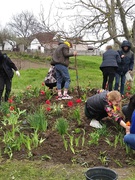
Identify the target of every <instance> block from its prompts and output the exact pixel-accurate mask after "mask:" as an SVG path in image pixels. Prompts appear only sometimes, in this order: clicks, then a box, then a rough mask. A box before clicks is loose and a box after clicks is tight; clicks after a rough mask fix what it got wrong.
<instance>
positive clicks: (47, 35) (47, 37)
mask: <svg viewBox="0 0 135 180" xmlns="http://www.w3.org/2000/svg"><path fill="white" fill-rule="evenodd" d="M55 35H56V33H54V32H43V33H41V32H40V33H37V34H34V35H32V36H31V37H30V39H31V41H33V39H35V38H37V39H38V41H39V42H40V43H41V44H46V43H50V42H52V41H54V40H53V38H54V37H55Z"/></svg>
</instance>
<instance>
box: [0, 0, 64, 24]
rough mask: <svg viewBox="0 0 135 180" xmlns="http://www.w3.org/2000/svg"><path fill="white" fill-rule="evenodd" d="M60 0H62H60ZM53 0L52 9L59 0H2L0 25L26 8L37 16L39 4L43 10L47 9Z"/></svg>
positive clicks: (54, 8)
mask: <svg viewBox="0 0 135 180" xmlns="http://www.w3.org/2000/svg"><path fill="white" fill-rule="evenodd" d="M61 1H62V0H61ZM52 2H53V11H55V10H56V9H57V7H56V5H59V2H60V0H2V1H1V10H0V25H2V27H3V26H5V25H6V23H8V22H10V20H11V18H12V16H13V15H16V14H20V13H21V12H22V11H25V10H28V11H29V12H33V14H34V15H36V16H38V15H39V12H40V8H41V5H43V7H44V9H45V11H49V8H50V5H51V4H52Z"/></svg>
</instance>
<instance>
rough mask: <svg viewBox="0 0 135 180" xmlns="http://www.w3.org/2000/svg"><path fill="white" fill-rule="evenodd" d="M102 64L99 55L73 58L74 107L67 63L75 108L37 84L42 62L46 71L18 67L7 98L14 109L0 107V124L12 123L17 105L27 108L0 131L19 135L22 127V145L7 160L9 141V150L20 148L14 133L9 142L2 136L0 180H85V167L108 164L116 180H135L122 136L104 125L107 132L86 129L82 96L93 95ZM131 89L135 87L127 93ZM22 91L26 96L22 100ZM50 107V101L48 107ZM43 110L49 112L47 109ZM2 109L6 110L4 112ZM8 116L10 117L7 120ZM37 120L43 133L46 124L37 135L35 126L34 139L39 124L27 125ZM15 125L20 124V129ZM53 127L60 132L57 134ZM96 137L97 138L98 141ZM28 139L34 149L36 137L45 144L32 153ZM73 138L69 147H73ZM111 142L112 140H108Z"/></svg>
mask: <svg viewBox="0 0 135 180" xmlns="http://www.w3.org/2000/svg"><path fill="white" fill-rule="evenodd" d="M101 60H102V59H101V57H97V56H78V57H77V68H78V80H79V86H80V89H81V93H82V95H81V99H82V102H81V103H80V104H77V103H76V102H77V101H76V100H78V97H77V96H78V94H77V92H76V91H75V87H76V71H75V70H74V66H75V59H74V58H71V59H70V61H71V63H70V69H69V71H70V75H71V85H70V93H72V95H74V100H73V102H72V103H73V105H74V106H71V105H72V103H71V102H70V103H69V102H67V101H66V100H64V101H63V102H57V101H56V98H55V96H56V94H54V96H53V97H51V96H50V94H49V93H48V91H47V89H46V88H45V89H44V87H43V86H42V82H43V81H44V77H45V76H46V74H47V71H48V62H47V63H46V64H47V67H46V68H38V66H37V69H33V68H31V69H26V70H25V69H21V70H20V73H21V77H20V78H18V77H16V76H14V78H13V88H12V93H11V96H15V102H16V103H15V104H12V106H14V107H12V109H13V108H15V109H14V111H11V105H10V104H8V105H7V107H8V108H9V107H10V111H9V109H6V108H7V107H6V106H5V107H4V105H3V107H2V109H1V121H3V118H2V115H8V117H9V119H8V120H10V122H11V120H13V119H14V120H15V119H17V118H18V117H17V115H18V114H17V113H18V111H17V108H18V107H19V108H20V109H21V110H24V109H26V114H25V113H24V116H21V118H20V119H19V123H18V122H17V124H13V126H11V125H12V124H10V126H8V125H9V124H7V119H6V121H4V124H6V125H7V126H6V129H5V127H4V129H2V130H4V132H5V134H6V133H7V135H8V130H9V129H10V128H11V127H12V128H13V129H12V130H14V131H15V130H16V132H17V135H18V128H20V129H19V130H20V132H23V131H22V129H23V128H24V129H25V134H24V135H23V136H21V138H22V139H23V141H24V144H23V148H22V147H21V150H20V151H19V150H18V151H15V152H14V151H13V156H12V151H11V150H12V149H10V151H9V143H11V142H14V143H13V144H12V143H11V144H10V146H12V145H13V150H14V148H18V149H19V147H18V146H16V144H17V143H16V144H15V142H16V141H15V140H17V139H16V138H15V139H14V136H12V135H16V134H10V135H11V136H12V137H13V140H14V141H12V139H9V141H7V140H6V139H5V138H3V137H5V136H1V141H3V139H4V141H5V145H7V148H6V149H5V150H6V153H5V154H3V144H1V158H0V162H1V165H0V179H2V180H4V179H5V177H6V179H17V180H27V179H29V180H31V179H35V180H40V179H43V180H44V179H45V180H51V179H55V180H67V179H68V180H79V179H82V180H83V179H84V180H85V176H84V172H86V170H87V169H88V168H89V167H93V166H109V167H110V168H112V169H114V170H115V171H116V172H117V173H118V174H119V180H128V177H130V180H133V179H134V178H135V175H134V172H133V170H132V166H133V165H134V153H133V152H132V151H130V150H129V149H125V145H124V144H123V143H122V136H121V134H118V132H119V131H121V129H119V128H118V129H113V128H111V127H110V125H109V126H108V128H106V127H105V129H104V131H102V132H99V131H95V130H93V129H90V127H89V121H88V120H87V119H86V117H85V116H84V112H83V111H84V110H83V109H84V103H85V100H86V98H87V97H88V96H90V95H91V93H92V92H94V93H95V91H93V90H95V89H99V88H101V84H102V74H101V71H100V70H99V66H100V64H101ZM41 89H42V90H45V93H46V95H45V96H44V95H43V94H42V95H41V94H40V95H39V92H40V90H41ZM133 89H134V87H133V88H132V90H133ZM23 93H24V95H25V98H24V97H22V94H23ZM48 98H49V99H50V102H49V101H47V100H48ZM78 102H79V101H78ZM49 103H51V105H50V104H49ZM40 105H41V106H42V108H41V106H40ZM49 105H50V106H49ZM62 106H63V110H62V111H61V108H60V107H62ZM38 108H39V109H38ZM43 108H44V109H43ZM48 108H50V110H49V109H48ZM79 108H80V109H79ZM5 110H7V111H6V114H5ZM42 110H43V111H42ZM44 111H45V112H46V116H44V113H43V112H44ZM7 112H8V113H7ZM14 112H15V113H14ZM9 113H10V114H11V115H12V116H9ZM79 113H80V114H79ZM39 115H40V116H39ZM12 117H14V118H12ZM42 117H43V118H44V120H47V121H48V122H47V123H48V129H47V130H46V125H45V124H44V126H43V125H42V126H40V128H41V129H42V130H43V128H44V130H43V131H41V129H40V131H39V126H38V132H40V133H39V137H38V140H37V138H36V137H37V135H38V134H37V131H36V130H34V128H33V127H35V126H37V125H39V124H38V123H35V122H32V120H33V119H36V118H37V119H38V121H39V120H41V121H42ZM46 117H47V118H46ZM61 117H62V119H61ZM17 120H18V119H17ZM58 120H60V121H61V122H62V127H63V128H62V129H61V130H60V123H59V124H58ZM65 120H67V122H68V123H70V127H69V129H68V133H66V135H64V136H61V135H62V134H61V133H63V130H64V128H65V127H66V126H65ZM27 121H28V122H29V125H28V126H27V124H25V122H27ZM20 122H23V124H21V127H20ZM56 122H57V124H56ZM67 122H66V123H67ZM33 123H35V124H33ZM30 125H32V129H28V128H29V127H30ZM1 126H2V124H1ZM2 127H3V126H2ZM56 127H57V128H56ZM56 129H57V130H59V132H61V133H60V134H61V135H60V134H59V133H58V132H57V131H56ZM10 130H11V129H10ZM28 130H29V131H28ZM12 132H13V131H12ZM28 132H29V133H28ZM65 132H66V129H65ZM121 133H123V132H121ZM1 134H2V132H1ZM99 134H100V136H101V139H99ZM20 135H22V134H20ZM17 137H18V136H17ZM29 137H31V138H33V140H34V141H33V140H32V143H33V144H34V145H36V144H37V143H39V139H40V138H41V137H42V138H43V139H44V138H45V139H46V140H45V141H44V142H43V143H42V145H41V146H39V147H37V146H36V148H34V149H32V150H31V148H30V146H29V144H28V142H30V139H29ZM79 137H80V139H81V140H80V145H79V146H78V142H79ZM105 137H106V138H105ZM73 138H74V145H73V144H72V140H73ZM90 138H91V139H90ZM110 138H111V139H112V140H111V141H110ZM22 139H21V140H22ZM105 139H106V141H105ZM26 140H27V144H26ZM35 140H37V141H35ZM40 140H42V139H40ZM84 140H85V141H84ZM63 142H68V143H69V146H68V149H67V150H66V146H64V145H66V144H63ZM118 142H119V143H118ZM88 143H89V145H88ZM33 144H32V145H33ZM18 145H19V144H18ZM24 145H25V148H24ZM26 147H27V148H26ZM26 150H27V151H26ZM28 150H29V151H28ZM7 152H8V153H7ZM130 153H131V154H130ZM10 157H11V158H10ZM108 158H109V159H108ZM9 159H11V160H9ZM126 160H128V161H126ZM129 161H130V162H129ZM66 162H67V163H66Z"/></svg>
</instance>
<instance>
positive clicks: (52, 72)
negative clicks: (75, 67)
mask: <svg viewBox="0 0 135 180" xmlns="http://www.w3.org/2000/svg"><path fill="white" fill-rule="evenodd" d="M44 83H45V85H46V86H47V87H49V89H50V90H52V89H53V88H54V87H56V85H57V80H56V69H55V66H51V67H50V68H49V71H48V73H47V75H46V77H45V79H44ZM64 84H65V82H62V84H61V88H63V87H64Z"/></svg>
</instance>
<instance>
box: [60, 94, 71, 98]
mask: <svg viewBox="0 0 135 180" xmlns="http://www.w3.org/2000/svg"><path fill="white" fill-rule="evenodd" d="M72 98H73V96H69V95H68V94H67V95H66V96H64V95H63V96H62V99H72Z"/></svg>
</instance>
